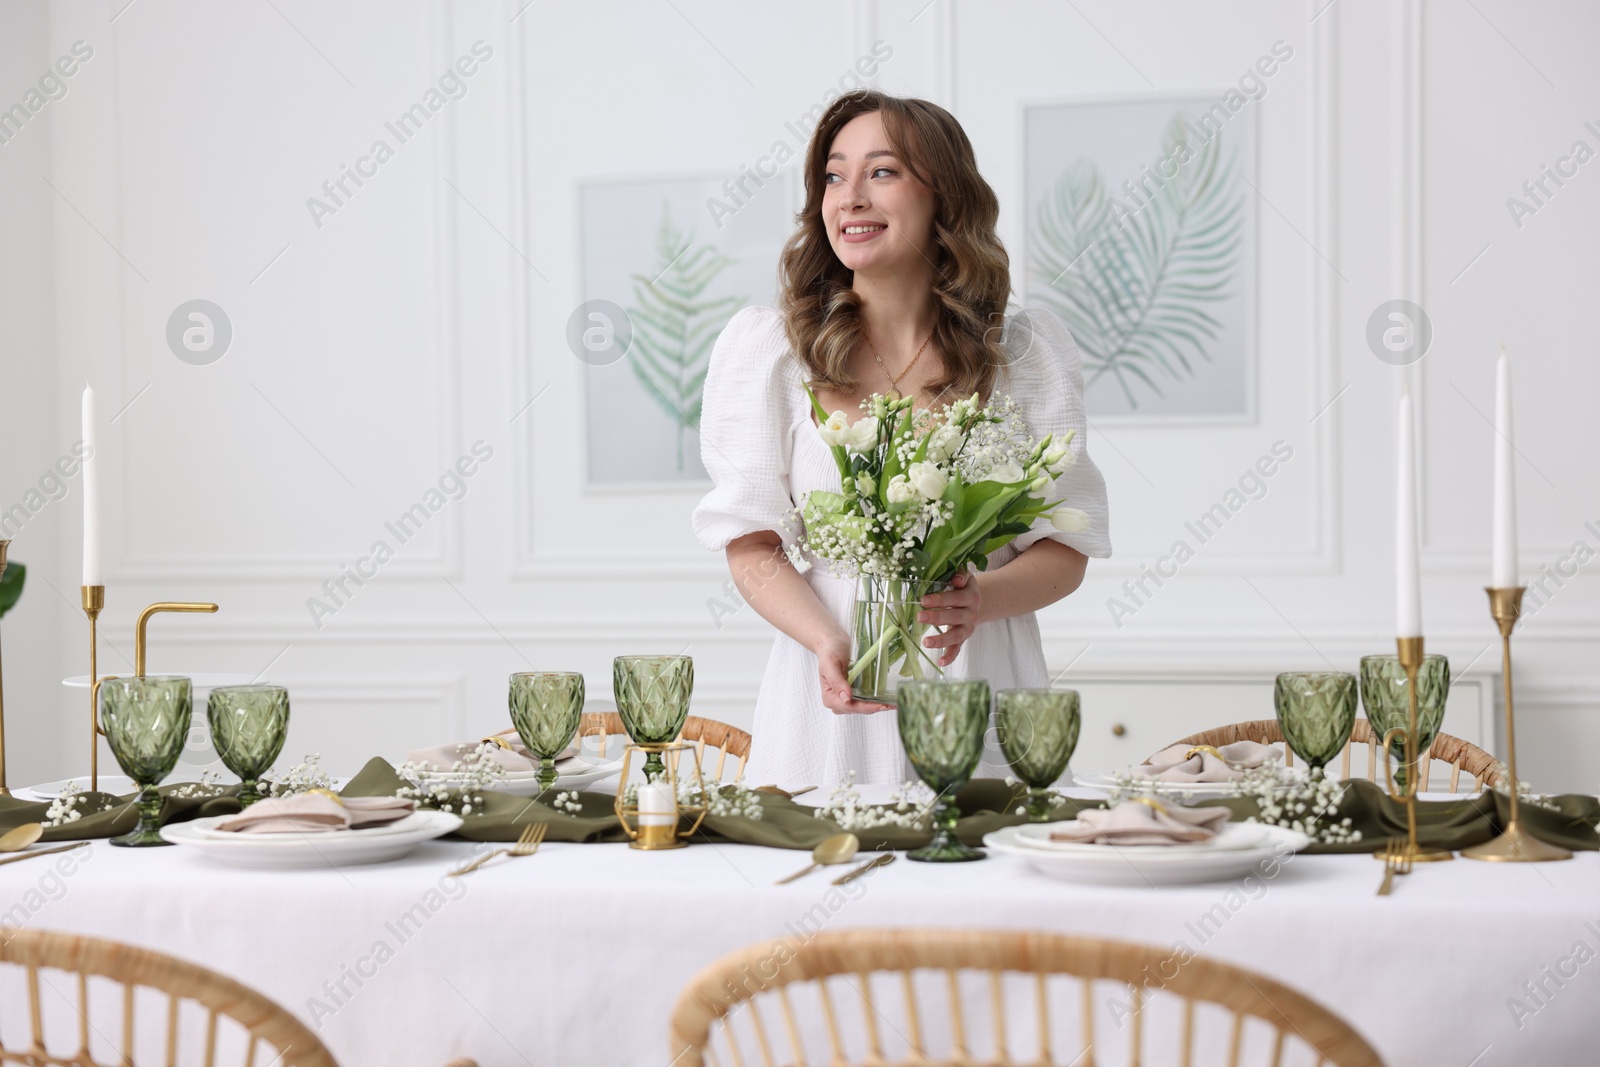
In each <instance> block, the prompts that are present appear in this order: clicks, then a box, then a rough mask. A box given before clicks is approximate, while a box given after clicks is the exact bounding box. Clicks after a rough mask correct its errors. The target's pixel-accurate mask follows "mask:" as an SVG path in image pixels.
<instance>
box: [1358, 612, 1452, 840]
mask: <svg viewBox="0 0 1600 1067" xmlns="http://www.w3.org/2000/svg"><path fill="white" fill-rule="evenodd" d="M1395 651H1396V652H1397V653H1398V656H1397V658H1398V659H1399V660H1400V666H1401V668H1402V669H1404V671H1405V672H1406V701H1407V709H1406V728H1405V730H1404V731H1403V732H1404V734H1405V746H1404V749H1403V750H1402V751H1403V753H1404V755H1403V757H1402V759H1403V765H1404V767H1405V770H1406V784H1405V788H1404V789H1403V790H1396V789H1395V787H1394V768H1393V767H1391V766H1390V764H1389V746H1390V745H1392V744H1393V743H1394V741H1395V735H1396V734H1399V733H1401V732H1402V731H1401V729H1400V727H1398V726H1396V727H1395V728H1394V729H1392V730H1390V731H1389V732H1388V733H1386V734H1384V735H1383V748H1382V751H1383V755H1382V759H1383V773H1384V775H1385V777H1386V778H1387V779H1388V790H1389V795H1390V796H1391V797H1393V798H1394V799H1395V800H1398V801H1401V802H1402V803H1404V804H1405V806H1406V845H1405V849H1406V854H1407V855H1408V856H1409V857H1410V859H1411V862H1413V863H1438V862H1441V861H1443V860H1453V859H1455V858H1456V857H1455V854H1454V853H1452V852H1450V851H1448V850H1446V849H1438V848H1423V847H1422V846H1421V845H1420V844H1418V843H1417V782H1418V780H1419V777H1420V776H1419V775H1418V774H1417V756H1418V753H1417V671H1418V670H1419V669H1420V668H1421V667H1422V660H1423V640H1422V638H1421V637H1397V638H1395ZM1373 856H1374V858H1376V859H1382V858H1383V853H1382V852H1375V853H1373Z"/></svg>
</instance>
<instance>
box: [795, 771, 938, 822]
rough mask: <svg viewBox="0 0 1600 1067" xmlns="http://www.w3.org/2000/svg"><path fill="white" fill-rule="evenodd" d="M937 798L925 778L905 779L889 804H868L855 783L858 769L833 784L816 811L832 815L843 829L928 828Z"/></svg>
mask: <svg viewBox="0 0 1600 1067" xmlns="http://www.w3.org/2000/svg"><path fill="white" fill-rule="evenodd" d="M935 799H936V797H935V794H934V792H933V790H932V789H930V788H928V786H927V785H926V784H924V783H922V782H904V783H902V784H901V785H898V786H896V787H895V788H894V791H893V792H891V793H890V794H889V800H888V803H887V804H868V803H866V802H865V801H863V800H862V799H861V791H860V790H859V789H857V788H856V787H855V772H854V771H852V772H850V774H849V775H848V776H847V777H846V778H845V780H844V781H843V782H840V783H839V784H838V785H835V786H834V787H833V792H832V793H831V794H830V795H829V796H828V802H827V803H826V804H824V805H822V806H821V807H820V808H818V809H817V810H816V811H815V812H814V813H813V814H814V815H815V816H816V817H817V818H819V819H831V820H833V821H834V822H835V823H837V824H838V825H839V828H840V829H841V830H871V829H875V828H877V827H880V826H900V827H904V828H906V829H910V830H926V829H928V818H929V815H930V814H931V813H932V811H933V802H934V800H935Z"/></svg>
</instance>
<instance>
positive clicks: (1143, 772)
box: [1132, 741, 1283, 782]
mask: <svg viewBox="0 0 1600 1067" xmlns="http://www.w3.org/2000/svg"><path fill="white" fill-rule="evenodd" d="M1191 747H1193V746H1190V745H1172V746H1170V747H1168V748H1164V749H1162V750H1161V751H1160V752H1157V753H1156V754H1155V755H1154V756H1151V757H1150V759H1149V760H1148V761H1146V762H1145V763H1143V764H1141V765H1140V766H1138V767H1135V768H1133V771H1132V774H1133V776H1134V777H1135V778H1146V779H1149V780H1151V781H1156V782H1232V781H1235V780H1237V779H1238V778H1240V777H1241V776H1242V774H1241V772H1243V771H1246V770H1250V769H1253V768H1255V767H1260V766H1263V765H1265V764H1268V763H1272V762H1273V761H1275V760H1281V759H1282V758H1283V753H1282V752H1280V751H1279V750H1278V749H1277V748H1275V747H1274V746H1272V745H1262V744H1257V743H1256V742H1254V741H1235V742H1233V744H1231V745H1223V746H1222V747H1221V748H1219V749H1218V750H1217V751H1219V752H1221V753H1222V759H1218V758H1217V757H1216V756H1214V755H1212V754H1211V753H1209V752H1196V753H1195V754H1194V755H1193V756H1188V757H1187V758H1185V754H1186V753H1187V752H1188V751H1189V749H1190V748H1191Z"/></svg>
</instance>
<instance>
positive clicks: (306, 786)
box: [261, 752, 333, 797]
mask: <svg viewBox="0 0 1600 1067" xmlns="http://www.w3.org/2000/svg"><path fill="white" fill-rule="evenodd" d="M321 761H322V756H321V755H320V754H318V753H316V752H313V753H311V755H309V756H307V757H306V758H305V759H303V760H301V761H300V762H299V763H296V764H295V765H294V766H293V767H290V768H289V769H288V770H287V771H279V770H278V769H277V768H276V767H274V768H272V769H271V770H269V771H268V772H267V773H265V774H263V775H262V776H261V794H262V796H268V797H292V796H294V795H295V794H297V793H309V792H310V791H311V790H313V789H332V788H333V779H332V778H331V777H329V775H328V772H326V771H324V770H323V769H322V762H321Z"/></svg>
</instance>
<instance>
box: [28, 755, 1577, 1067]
mask: <svg viewBox="0 0 1600 1067" xmlns="http://www.w3.org/2000/svg"><path fill="white" fill-rule="evenodd" d="M596 788H601V789H603V788H604V786H603V785H600V786H597V787H596ZM1068 792H1069V793H1071V794H1073V795H1078V796H1082V797H1083V798H1085V799H1089V798H1093V797H1096V796H1099V795H1102V794H1099V793H1096V792H1095V791H1093V790H1086V789H1072V790H1069V791H1068ZM19 795H20V796H22V797H24V798H25V797H26V796H27V795H28V794H27V791H26V790H23V791H19ZM807 799H809V798H807ZM869 799H870V798H869ZM817 802H819V803H820V801H817ZM492 847H495V846H494V845H493V843H488V842H470V841H464V840H457V839H454V838H441V839H437V840H433V841H429V842H426V843H424V844H422V845H421V846H419V847H418V848H416V850H415V851H413V852H412V853H411V854H410V855H408V856H406V857H404V858H402V859H398V860H393V861H390V862H384V863H374V864H355V865H341V866H330V867H326V868H318V869H298V870H273V869H253V868H244V867H235V866H229V865H223V864H219V863H216V862H214V861H213V860H212V859H211V858H209V857H208V856H207V855H204V854H202V853H200V852H199V851H198V850H193V849H190V848H186V847H171V848H147V849H129V848H118V847H113V846H110V845H108V844H107V843H106V841H104V840H93V841H85V842H83V843H81V844H79V845H78V847H76V848H74V849H72V850H70V851H67V852H63V853H58V854H56V855H53V856H47V857H39V858H38V859H35V860H32V861H30V862H26V863H16V864H8V865H5V866H3V867H0V901H3V902H6V903H5V907H4V908H0V924H3V925H4V926H5V927H7V928H17V927H33V928H42V929H51V930H61V931H67V932H71V933H74V934H80V935H91V936H97V937H105V938H112V939H116V940H120V941H126V942H131V943H134V944H137V945H140V946H144V947H148V948H153V949H158V950H160V951H162V952H166V953H170V954H172V955H175V956H179V957H182V958H184V959H188V960H192V961H195V962H198V963H201V964H203V965H205V966H207V967H210V968H213V969H215V970H217V971H220V972H222V973H224V974H227V975H229V976H232V977H234V978H237V979H239V980H240V981H243V982H245V983H246V984H248V985H250V986H253V987H254V988H256V989H258V990H260V991H261V992H263V993H265V994H266V995H267V996H269V997H271V998H273V999H274V1000H276V1001H278V1002H279V1003H280V1004H282V1005H284V1006H285V1007H286V1008H288V1009H289V1010H290V1011H291V1012H293V1013H294V1014H295V1015H296V1016H298V1017H299V1018H300V1019H301V1020H302V1021H304V1022H305V1023H306V1024H307V1025H308V1026H310V1027H311V1029H312V1030H313V1031H314V1032H315V1033H316V1034H317V1035H318V1037H319V1038H320V1039H321V1040H322V1041H323V1042H324V1043H325V1044H326V1045H327V1046H328V1048H329V1049H330V1050H331V1051H332V1052H333V1054H334V1055H335V1056H336V1057H337V1058H338V1059H339V1061H340V1062H341V1063H344V1064H358V1065H359V1064H379V1063H381V1064H419V1065H421V1064H436V1065H442V1064H444V1063H446V1062H447V1061H449V1060H450V1059H452V1058H454V1057H458V1056H470V1057H472V1058H473V1059H475V1060H477V1062H478V1063H479V1064H481V1065H483V1067H493V1065H500V1064H505V1065H517V1064H529V1065H544V1064H558V1063H559V1064H568V1065H574V1064H594V1065H597V1067H600V1065H604V1067H668V1060H669V1057H668V1052H667V1047H668V1046H667V1025H668V1020H669V1017H670V1015H671V1012H672V1008H673V1004H674V1002H675V999H676V998H677V996H678V994H679V992H680V990H682V989H683V987H684V986H685V985H686V984H687V983H688V982H689V980H690V979H691V978H693V977H694V976H695V975H696V973H698V972H699V971H700V970H701V969H702V968H704V967H706V966H707V965H708V964H710V963H712V962H713V961H715V960H716V959H718V957H720V956H722V955H723V954H725V953H727V952H730V951H732V950H734V949H736V948H739V947H742V946H745V945H747V944H750V943H752V942H757V941H762V940H766V939H770V938H780V937H797V938H801V939H808V938H810V937H813V936H815V935H816V934H817V933H819V932H821V931H824V930H827V931H841V930H850V929H857V928H884V927H918V928H956V927H961V928H974V927H976V928H985V929H995V930H1002V929H1004V930H1031V931H1050V932H1056V933H1062V934H1070V935H1078V936H1084V937H1096V938H1112V939H1117V940H1126V941H1135V942H1141V943H1145V944H1154V945H1159V946H1163V947H1167V946H1171V947H1172V948H1173V949H1174V952H1175V954H1176V955H1175V957H1174V958H1175V959H1181V958H1183V957H1182V955H1181V953H1188V954H1192V955H1200V956H1206V957H1211V958H1214V959H1218V960H1223V961H1226V962H1228V963H1232V964H1237V965H1239V966H1242V967H1245V968H1249V969H1251V970H1253V971H1257V972H1260V973H1263V974H1266V975H1269V976H1271V977H1273V978H1275V979H1277V980H1279V981H1281V982H1284V983H1286V984H1288V985H1290V986H1292V987H1294V988H1297V989H1299V990H1300V991H1302V992H1304V993H1306V994H1308V995H1309V996H1311V997H1313V998H1314V999H1316V1000H1318V1001H1320V1002H1321V1003H1323V1004H1324V1005H1326V1006H1327V1007H1328V1008H1330V1009H1332V1010H1333V1011H1334V1012H1336V1013H1337V1014H1339V1015H1340V1016H1341V1017H1343V1018H1344V1019H1345V1020H1347V1021H1348V1022H1349V1023H1351V1024H1352V1025H1353V1026H1354V1027H1355V1028H1356V1029H1357V1030H1358V1031H1359V1032H1360V1033H1361V1034H1362V1035H1364V1036H1365V1038H1366V1039H1367V1040H1368V1041H1369V1042H1371V1043H1372V1045H1373V1046H1374V1047H1375V1048H1376V1049H1377V1050H1378V1051H1379V1053H1380V1054H1381V1055H1382V1056H1383V1058H1384V1061H1385V1062H1386V1063H1388V1064H1390V1065H1393V1067H1406V1065H1417V1067H1423V1065H1427V1067H1435V1065H1441V1064H1442V1065H1460V1067H1468V1065H1471V1067H1492V1065H1498V1064H1504V1065H1507V1067H1511V1065H1520V1064H1528V1063H1551V1064H1582V1063H1592V1062H1595V1061H1596V1056H1597V1055H1600V1012H1597V1011H1596V1007H1597V1005H1600V852H1593V851H1589V852H1581V853H1579V854H1577V855H1575V856H1574V857H1573V858H1572V859H1571V860H1568V861H1565V862H1560V863H1545V864H1504V863H1476V862H1470V861H1463V860H1457V861H1455V862H1449V863H1435V864H1427V865H1418V866H1417V867H1416V868H1415V869H1414V870H1413V872H1412V873H1410V874H1409V875H1405V876H1403V877H1402V878H1400V879H1399V880H1398V884H1397V885H1396V887H1395V890H1394V892H1393V893H1392V894H1391V895H1389V896H1386V897H1380V896H1378V895H1377V894H1376V889H1377V887H1378V883H1379V880H1380V876H1381V874H1382V865H1381V864H1379V863H1375V862H1373V860H1372V858H1371V857H1370V856H1369V855H1366V854H1353V855H1306V854H1292V853H1291V854H1288V855H1286V856H1284V857H1282V859H1281V861H1279V862H1277V863H1275V864H1273V865H1271V867H1270V868H1263V869H1261V870H1259V871H1255V872H1252V873H1251V874H1249V875H1247V876H1245V877H1243V878H1241V879H1235V880H1232V881H1225V882H1214V883H1208V884H1195V885H1183V886H1172V885H1162V886H1159V887H1158V886H1155V885H1139V884H1131V885H1123V886H1096V885H1080V884H1072V883H1068V882H1064V881H1060V880H1057V879H1054V878H1051V877H1048V876H1046V875H1044V874H1042V873H1040V872H1039V871H1036V870H1035V869H1033V868H1032V867H1030V866H1029V865H1028V864H1027V863H1025V862H1024V861H1022V860H1021V859H1019V858H1017V857H1015V856H1011V855H1000V854H991V855H989V857H988V858H987V859H985V860H984V861H981V862H973V863H954V864H927V863H916V862H893V863H889V864H888V865H886V866H882V867H880V868H877V869H875V870H873V871H871V872H870V873H868V874H867V875H865V876H863V877H861V878H859V879H857V880H855V881H853V882H850V883H847V884H846V885H844V886H835V885H833V884H832V879H833V877H834V875H836V874H837V873H838V872H839V871H840V870H843V869H844V868H842V867H830V868H825V869H824V870H823V871H821V872H817V873H813V874H811V875H808V876H806V877H802V878H799V879H797V880H795V881H793V882H790V883H788V884H783V885H779V884H775V883H777V881H778V880H779V879H780V878H783V877H784V876H786V875H789V874H792V873H793V872H794V871H796V870H797V869H798V868H799V867H801V866H803V865H804V862H805V860H806V859H807V858H808V857H807V855H806V854H805V853H803V852H797V851H795V850H792V849H782V848H769V847H762V846H758V845H749V844H731V843H727V842H723V841H714V840H710V839H707V838H700V839H696V840H695V841H693V842H692V843H691V844H690V845H689V846H688V847H686V848H682V849H677V850H669V851H661V852H643V851H640V850H637V849H631V848H629V847H628V846H627V845H626V844H622V843H576V842H560V841H551V842H547V843H545V844H544V845H543V847H541V848H540V849H539V850H538V851H537V853H535V854H534V855H533V856H531V857H526V858H514V857H505V858H499V859H496V860H494V861H493V862H490V863H487V864H485V865H484V866H482V867H481V868H480V869H479V870H477V871H475V872H474V873H472V874H470V875H467V876H464V877H455V876H452V875H451V873H450V872H452V871H453V870H455V869H456V868H458V867H460V866H461V865H462V864H464V863H466V862H468V861H469V860H471V859H473V858H475V857H476V856H479V855H481V854H483V852H484V851H486V850H488V849H490V848H492ZM1158 984H1159V983H1158ZM1126 999H1127V994H1126V991H1125V989H1124V988H1123V987H1120V986H1118V985H1115V984H1113V983H1105V982H1102V983H1099V984H1098V986H1097V987H1096V989H1095V998H1094V1000H1095V1004H1096V1008H1095V1010H1096V1012H1097V1013H1099V1014H1100V1015H1101V1020H1100V1025H1099V1026H1098V1030H1097V1033H1098V1035H1099V1036H1098V1037H1097V1042H1098V1044H1097V1052H1099V1053H1100V1055H1101V1056H1105V1055H1106V1050H1107V1049H1108V1048H1112V1047H1114V1046H1116V1044H1117V1043H1118V1041H1119V1040H1120V1041H1124V1042H1125V1041H1126V1034H1125V1033H1124V1032H1123V1030H1124V1028H1123V1027H1122V1026H1121V1017H1125V1016H1126V1014H1127V1005H1126ZM1119 1008H1120V1011H1121V1017H1119ZM141 1010H144V1009H141ZM148 1010H150V1011H161V1010H163V1009H162V1006H161V1005H160V1004H153V1005H151V1006H150V1007H149V1009H148ZM992 1025H993V1023H992V1019H990V1018H989V1017H988V1016H986V1015H983V1013H981V1012H978V1013H975V1014H974V1017H973V1019H972V1021H971V1031H970V1036H971V1039H972V1042H973V1046H974V1048H978V1049H981V1048H983V1047H984V1046H983V1041H985V1040H987V1037H986V1035H987V1034H988V1033H989V1032H990V1028H991V1027H992ZM1007 1025H1008V1026H1009V1023H1008V1024H1007ZM890 1029H891V1030H892V1027H891V1028H890ZM1060 1029H1061V1028H1058V1030H1060ZM886 1040H888V1042H889V1043H890V1045H891V1046H892V1045H893V1041H894V1037H893V1035H892V1034H890V1035H888V1036H887V1037H886ZM1061 1040H1062V1041H1065V1042H1069V1043H1070V1041H1071V1036H1070V1029H1067V1030H1062V1037H1061ZM1079 1052H1081V1049H1072V1048H1069V1047H1065V1045H1063V1046H1061V1047H1058V1048H1057V1049H1056V1050H1055V1055H1056V1057H1057V1059H1056V1060H1055V1061H1054V1062H1060V1063H1070V1062H1075V1060H1074V1057H1075V1056H1076V1055H1077V1054H1078V1053H1079ZM820 1054H821V1050H820V1049H819V1050H818V1052H817V1055H818V1056H819V1057H820ZM815 1062H825V1059H824V1058H818V1059H817V1060H815ZM1100 1062H1118V1061H1117V1060H1116V1059H1102V1060H1101V1061H1100ZM1286 1062H1292V1061H1286ZM1308 1062H1310V1061H1308Z"/></svg>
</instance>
